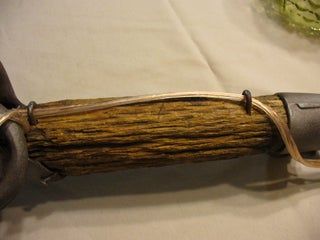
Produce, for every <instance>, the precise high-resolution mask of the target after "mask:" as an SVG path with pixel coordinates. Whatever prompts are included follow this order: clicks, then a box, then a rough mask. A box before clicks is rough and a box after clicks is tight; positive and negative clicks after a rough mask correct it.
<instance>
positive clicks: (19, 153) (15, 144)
mask: <svg viewBox="0 0 320 240" xmlns="http://www.w3.org/2000/svg"><path fill="white" fill-rule="evenodd" d="M6 111H7V109H6V108H5V107H4V106H3V105H1V104H0V114H2V113H5V112H6ZM0 136H1V141H0V142H1V145H0V147H1V154H0V161H1V165H2V166H1V168H2V169H1V170H2V171H1V173H0V209H2V208H4V207H5V206H6V205H7V204H8V203H9V202H10V201H11V200H12V199H13V198H14V197H15V196H16V194H17V192H18V190H19V188H20V186H21V185H22V184H23V183H24V182H25V177H26V173H27V168H28V149H27V142H26V139H25V136H24V131H23V129H22V127H21V126H20V125H18V124H17V123H15V122H13V121H8V122H6V123H4V124H3V125H2V126H1V127H0Z"/></svg>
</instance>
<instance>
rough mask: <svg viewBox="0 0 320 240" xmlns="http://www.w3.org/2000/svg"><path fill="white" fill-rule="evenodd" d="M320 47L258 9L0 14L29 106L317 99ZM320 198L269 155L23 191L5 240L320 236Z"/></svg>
mask: <svg viewBox="0 0 320 240" xmlns="http://www.w3.org/2000/svg"><path fill="white" fill-rule="evenodd" d="M319 46H320V44H319V43H318V42H316V41H314V40H310V39H306V38H303V37H301V36H298V35H297V34H295V33H292V32H288V31H286V30H285V29H283V28H282V27H281V26H280V25H278V24H277V23H274V22H273V21H272V20H270V19H268V18H267V17H266V16H265V15H264V12H263V9H262V8H261V7H260V5H259V4H258V0H256V1H252V0H246V1H243V0H229V1H224V0H216V1H210V0H199V1H191V0H183V1H182V0H161V1H158V0H157V1H156V0H137V1H128V0H127V1H126V0H117V1H115V0H114V1H111V0H110V1H99V0H94V1H85V0H78V1H75V0H68V1H62V0H57V1H49V0H43V1H35V0H28V1H26V0H19V1H18V0H14V1H13V0H3V1H1V3H0V56H1V61H2V62H3V64H4V65H5V67H6V69H7V71H8V74H9V76H10V78H11V80H12V82H13V85H14V88H15V89H16V93H17V95H18V96H19V97H20V98H21V100H22V101H23V102H28V101H30V100H35V101H37V102H46V101H52V100H58V99H65V98H94V97H109V96H127V95H139V94H148V93H160V92H174V91H192V90H206V91H226V92H236V93H241V91H242V90H243V89H250V90H251V91H252V92H253V93H254V94H255V95H261V94H272V93H275V92H279V91H295V92H296V91H300V92H318V93H319V92H320V83H319V76H320V48H319ZM277 179H282V181H279V182H278V183H276V184H275V183H273V184H271V182H272V181H273V180H277ZM266 182H267V183H269V184H268V185H266V184H265V183H266ZM319 187H320V183H319V182H318V181H301V180H297V179H292V178H291V179H289V180H288V175H287V172H286V165H285V163H284V162H283V161H281V160H279V159H274V158H271V157H268V156H266V155H259V156H254V157H246V158H239V159H234V160H229V161H217V162H209V163H201V164H196V165H182V166H171V167H164V168H159V169H140V170H130V171H124V172H115V173H110V174H98V175H91V176H83V177H69V178H66V179H65V180H63V181H61V182H57V183H54V184H52V185H50V186H48V187H43V186H41V185H40V184H39V183H35V182H29V183H28V184H27V185H26V186H25V187H24V188H23V189H22V191H21V192H20V194H19V195H18V197H17V198H16V200H15V201H14V202H13V203H12V204H11V205H10V206H9V207H8V208H6V209H5V210H4V211H2V212H1V218H0V219H1V223H0V239H9V240H11V239H19V240H20V239H21V240H22V239H48V240H49V239H65V240H67V239H79V240H81V239H86V240H87V239H106V238H107V239H122V240H123V239H154V240H156V239H167V240H170V239H246V240H247V239H273V240H276V239H282V240H283V239H291V240H292V239H318V238H319V234H320V230H319V227H318V225H319V221H320V208H319V207H318V206H319V205H318V204H319V200H320V194H319V193H320V188H319Z"/></svg>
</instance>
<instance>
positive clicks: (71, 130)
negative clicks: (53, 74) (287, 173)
mask: <svg viewBox="0 0 320 240" xmlns="http://www.w3.org/2000/svg"><path fill="white" fill-rule="evenodd" d="M258 99H259V100H260V101H262V102H263V103H265V104H267V105H268V106H270V107H272V108H273V109H274V110H275V111H276V112H277V113H278V114H279V115H280V116H281V117H282V118H283V119H284V120H285V121H287V118H286V113H285V109H284V107H283V105H282V102H281V100H280V99H278V97H276V96H265V97H258ZM99 101H105V99H95V100H64V101H59V102H52V103H46V104H40V105H39V106H38V108H39V109H43V108H46V107H50V106H66V105H70V104H71V105H72V104H87V103H90V102H99ZM39 111H40V110H39ZM275 138H277V130H276V129H275V127H274V126H273V124H272V123H271V122H270V121H269V119H268V118H267V117H266V116H265V115H264V114H263V113H260V112H257V111H256V110H253V112H252V115H251V116H249V115H248V114H246V112H245V110H244V107H243V105H241V104H240V103H239V104H238V103H232V102H228V101H220V100H204V99H184V100H183V101H182V100H170V101H168V100H166V101H160V102H151V103H144V104H135V105H130V106H121V107H114V108H111V109H106V110H99V111H95V112H90V113H85V114H77V115H72V116H59V117H50V118H43V119H39V123H38V124H37V125H36V126H34V127H33V128H32V130H31V131H30V132H29V133H28V134H27V141H28V147H29V156H30V158H31V159H32V160H34V161H39V162H41V163H42V164H44V165H46V166H47V167H48V168H50V169H52V170H54V171H58V172H60V173H64V174H66V175H82V174H89V173H98V172H108V171H116V170H123V169H129V168H139V167H157V166H165V165H172V164H179V163H191V162H193V163H195V162H202V161H211V160H219V159H221V160H222V159H230V158H235V157H240V156H244V155H249V154H255V153H261V152H266V151H268V149H270V147H271V145H272V144H273V141H274V139H275Z"/></svg>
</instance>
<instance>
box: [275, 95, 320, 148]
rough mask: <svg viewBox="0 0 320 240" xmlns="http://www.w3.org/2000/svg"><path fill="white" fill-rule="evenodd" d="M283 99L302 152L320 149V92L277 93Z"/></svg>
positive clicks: (292, 130)
mask: <svg viewBox="0 0 320 240" xmlns="http://www.w3.org/2000/svg"><path fill="white" fill-rule="evenodd" d="M276 95H278V96H279V97H280V99H281V100H282V102H283V104H284V106H285V108H286V112H287V118H288V124H289V128H290V131H291V134H292V136H293V138H294V140H295V142H296V144H297V146H298V148H299V150H300V152H313V151H317V150H319V149H320V94H314V93H277V94H276Z"/></svg>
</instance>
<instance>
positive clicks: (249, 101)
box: [242, 90, 252, 115]
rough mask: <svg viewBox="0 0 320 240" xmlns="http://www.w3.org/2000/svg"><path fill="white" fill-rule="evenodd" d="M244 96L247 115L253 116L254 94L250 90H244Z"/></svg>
mask: <svg viewBox="0 0 320 240" xmlns="http://www.w3.org/2000/svg"><path fill="white" fill-rule="evenodd" d="M242 95H243V96H244V104H245V109H246V112H247V114H249V115H251V111H252V94H251V92H250V91H249V90H244V91H243V92H242Z"/></svg>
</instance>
